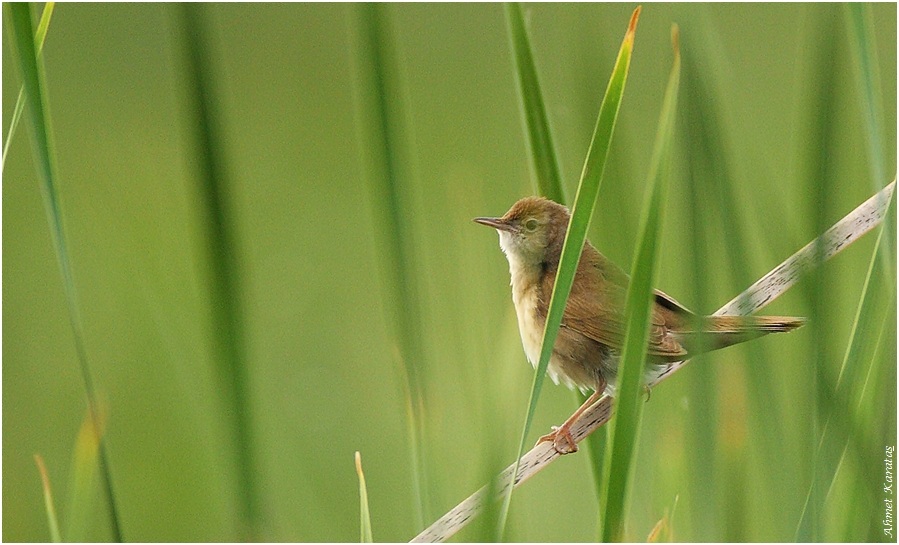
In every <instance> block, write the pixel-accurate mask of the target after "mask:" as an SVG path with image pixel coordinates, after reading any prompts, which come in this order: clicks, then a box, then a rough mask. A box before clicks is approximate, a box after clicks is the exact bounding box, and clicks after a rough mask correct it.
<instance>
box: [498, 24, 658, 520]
mask: <svg viewBox="0 0 899 545" xmlns="http://www.w3.org/2000/svg"><path fill="white" fill-rule="evenodd" d="M639 16H640V7H637V9H635V10H634V13H633V15H632V16H631V20H630V24H629V25H628V29H627V32H626V33H625V35H624V40H623V41H622V43H621V48H620V49H619V51H618V58H617V60H616V61H615V67H614V69H613V70H612V76H611V78H610V79H609V85H608V87H607V88H606V92H605V96H604V97H603V100H602V105H601V106H600V108H599V116H598V117H597V120H596V127H595V128H594V130H593V138H592V139H591V141H590V147H589V149H588V150H587V158H586V160H585V161H584V168H583V171H582V172H581V180H580V182H579V184H578V190H577V195H576V196H575V198H574V206H573V207H572V209H571V220H570V222H569V224H568V232H567V233H566V236H565V242H564V244H563V246H562V255H561V258H560V260H559V270H558V273H557V276H556V282H555V284H554V285H553V292H552V297H551V298H550V302H549V309H548V311H547V317H546V325H545V328H544V331H543V344H542V347H541V349H540V360H539V362H538V365H537V368H536V370H535V372H534V381H533V384H532V386H531V395H530V399H529V401H528V409H527V414H526V415H525V421H524V428H523V430H522V432H521V441H520V443H519V445H518V454H517V455H516V467H515V470H514V472H513V475H517V473H518V460H520V459H521V455H522V453H523V452H524V446H525V443H526V442H527V434H528V431H529V430H530V427H531V422H532V420H533V417H534V412H535V410H536V407H537V400H538V399H539V397H540V389H541V388H542V387H543V378H544V375H545V373H546V368H547V367H548V366H549V358H550V355H551V354H552V348H553V345H555V342H556V336H557V335H558V333H559V326H560V325H561V323H562V313H563V311H564V309H565V304H566V302H567V300H568V294H569V292H570V291H571V285H572V284H573V283H574V273H575V271H576V270H577V264H578V261H580V256H581V250H582V249H583V247H584V242H585V241H586V239H587V227H588V226H589V224H590V218H591V217H592V215H593V209H594V208H595V206H596V197H597V195H598V193H599V186H600V183H601V182H602V175H603V170H604V169H605V164H606V159H607V157H608V152H609V147H610V144H611V142H612V134H613V132H614V129H615V121H616V119H617V118H618V109H619V107H620V105H621V99H622V97H623V96H624V87H625V83H626V82H627V74H628V69H629V67H630V60H631V53H632V51H633V47H634V34H635V32H636V29H637V20H638V19H639ZM512 490H513V487H510V488H509V492H508V493H507V494H506V496H505V497H504V498H503V508H502V511H501V513H500V520H499V528H500V534H501V535H502V534H503V533H504V531H505V527H506V521H507V519H508V515H509V507H510V504H511V501H512Z"/></svg>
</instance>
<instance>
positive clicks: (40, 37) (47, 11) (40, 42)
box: [0, 2, 56, 172]
mask: <svg viewBox="0 0 899 545" xmlns="http://www.w3.org/2000/svg"><path fill="white" fill-rule="evenodd" d="M55 5H56V2H47V3H46V4H44V12H43V13H42V14H41V20H40V21H39V22H38V24H37V32H36V33H35V35H34V43H35V44H36V46H37V54H38V55H41V54H42V52H43V49H44V39H45V38H46V37H47V29H48V28H49V27H50V17H52V16H53V7H54V6H55ZM24 109H25V86H24V85H22V86H21V87H19V96H18V97H16V107H15V108H14V109H13V113H12V118H10V122H9V132H7V133H6V140H5V141H4V142H3V155H2V157H0V172H3V167H4V166H5V165H6V154H7V152H9V144H10V142H12V137H13V135H14V134H16V128H17V127H18V126H19V120H20V119H21V118H22V111H23V110H24Z"/></svg>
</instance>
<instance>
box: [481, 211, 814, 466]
mask: <svg viewBox="0 0 899 545" xmlns="http://www.w3.org/2000/svg"><path fill="white" fill-rule="evenodd" d="M570 218H571V214H570V212H569V211H568V208H566V207H565V206H563V205H561V204H558V203H556V202H554V201H551V200H549V199H546V198H543V197H524V198H522V199H520V200H519V201H518V202H516V203H515V204H514V205H512V208H510V209H509V211H508V212H506V213H505V214H504V215H503V216H501V217H478V218H474V220H473V221H474V222H476V223H479V224H481V225H486V226H488V227H492V228H494V229H496V230H497V232H498V233H499V244H500V248H501V249H502V251H503V253H504V254H505V255H506V259H507V260H508V262H509V272H510V275H511V284H512V302H513V304H514V306H515V313H516V316H517V318H518V329H519V332H520V334H521V342H522V345H523V347H524V352H525V355H526V356H527V359H528V361H529V362H530V363H531V365H533V366H534V367H535V368H536V366H537V364H538V360H539V358H540V349H541V343H542V342H543V329H544V325H545V322H546V315H547V311H548V307H549V301H550V297H551V295H552V290H553V285H554V283H555V280H556V274H557V273H558V269H559V260H560V258H561V255H562V245H563V244H564V241H565V234H566V232H567V230H568V223H569V220H570ZM629 280H630V278H629V276H628V274H627V273H625V272H624V270H622V269H621V268H620V267H619V266H617V265H616V264H615V263H613V262H612V261H611V260H609V259H608V258H606V257H605V256H604V255H602V254H601V253H600V252H599V251H598V250H597V249H596V248H594V247H593V245H592V244H590V242H589V241H585V243H584V247H583V250H582V251H581V257H580V260H579V262H578V266H577V271H576V273H575V276H574V283H573V284H572V287H571V292H570V294H569V297H568V302H567V303H566V306H565V311H564V313H563V315H562V324H561V326H560V328H559V333H558V337H557V339H556V342H555V345H554V346H553V350H552V355H551V356H550V360H549V365H548V367H547V374H548V375H549V376H550V378H551V379H552V380H553V382H555V383H556V384H559V382H560V381H561V382H563V383H564V384H565V385H567V386H568V387H569V388H574V387H577V388H578V389H580V390H581V392H583V393H586V392H587V391H590V390H593V394H592V395H591V396H590V397H588V398H587V400H586V401H585V402H584V404H583V405H581V407H580V408H579V409H578V410H577V411H575V413H574V414H572V415H571V417H570V418H568V419H567V420H566V421H565V422H564V423H563V424H562V425H561V426H558V427H555V426H554V427H553V431H552V433H549V434H547V435H544V436H542V437H540V439H539V440H538V442H537V443H538V444H539V443H541V442H543V441H552V443H553V446H554V448H555V449H556V451H558V452H560V453H562V454H566V453H570V452H575V451H577V444H576V443H575V441H574V440H573V438H572V437H571V426H572V425H573V424H574V422H576V421H577V419H578V417H580V415H581V414H582V413H583V412H584V411H586V410H587V409H588V408H590V407H591V406H592V405H593V403H595V402H596V401H597V400H598V399H600V397H602V395H603V394H604V393H608V394H609V395H610V396H614V395H615V384H616V378H617V374H618V365H619V362H620V357H621V349H622V343H623V342H624V336H625V314H624V306H625V297H626V294H627V287H628V283H629ZM650 322H651V323H650V331H649V340H648V345H647V369H646V372H645V373H644V384H645V383H646V381H648V380H649V379H651V378H652V377H653V376H654V375H655V376H657V373H658V371H659V370H660V369H663V368H664V365H665V364H666V363H670V362H676V361H683V360H686V359H689V358H691V357H693V356H696V355H698V354H701V353H704V352H709V351H712V350H718V349H720V348H725V347H727V346H731V345H734V344H737V343H741V342H744V341H748V340H751V339H755V338H757V337H760V336H762V335H766V334H768V333H775V332H786V331H792V330H794V329H796V328H798V327H800V326H802V325H803V324H804V323H805V319H804V318H800V317H788V316H701V315H698V314H694V313H693V312H691V311H690V310H687V308H686V307H684V306H683V305H681V304H680V303H678V302H677V301H676V300H674V298H672V297H670V296H669V295H667V294H665V293H664V292H661V291H659V290H653V294H652V311H651V316H650ZM644 388H646V389H647V392H648V387H646V386H644Z"/></svg>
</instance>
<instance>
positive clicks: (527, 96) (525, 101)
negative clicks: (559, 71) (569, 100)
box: [504, 2, 567, 204]
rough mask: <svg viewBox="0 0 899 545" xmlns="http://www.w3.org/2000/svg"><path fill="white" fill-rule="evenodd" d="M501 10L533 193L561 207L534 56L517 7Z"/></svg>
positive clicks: (511, 5)
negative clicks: (533, 181) (534, 187)
mask: <svg viewBox="0 0 899 545" xmlns="http://www.w3.org/2000/svg"><path fill="white" fill-rule="evenodd" d="M504 7H505V12H506V24H507V25H508V27H509V41H510V42H511V44H512V56H513V57H514V59H515V76H516V78H515V79H516V80H517V81H518V89H519V92H520V93H519V97H520V98H521V110H522V113H523V114H524V122H525V129H526V132H527V135H528V151H530V157H531V166H533V168H534V172H535V174H536V176H537V189H538V191H539V192H540V194H541V195H543V196H544V197H546V198H548V199H550V200H553V201H555V202H557V203H560V204H565V203H566V202H567V200H566V199H565V189H564V187H563V186H562V176H561V174H560V173H559V160H558V158H557V157H556V150H555V147H554V146H553V141H552V133H551V132H550V130H549V119H548V118H547V116H546V105H545V103H544V102H543V93H542V92H541V90H540V80H539V79H538V78H537V67H536V66H535V65H534V54H533V52H532V51H531V42H530V40H529V39H528V34H527V30H526V29H525V25H524V17H523V16H522V13H521V4H519V3H518V2H507V3H505V4H504Z"/></svg>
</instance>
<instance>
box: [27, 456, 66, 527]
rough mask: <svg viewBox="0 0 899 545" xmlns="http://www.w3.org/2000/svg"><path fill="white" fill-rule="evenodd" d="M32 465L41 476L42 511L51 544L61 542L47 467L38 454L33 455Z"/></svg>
mask: <svg viewBox="0 0 899 545" xmlns="http://www.w3.org/2000/svg"><path fill="white" fill-rule="evenodd" d="M34 463H35V464H36V465H37V470H38V472H39V473H40V474H41V488H42V489H43V491H44V510H45V511H46V512H47V525H48V526H49V527H50V539H51V540H52V541H53V543H60V542H62V536H61V535H60V533H59V519H58V518H57V517H56V507H55V506H54V505H53V490H52V489H51V487H50V475H49V474H48V473H47V466H45V465H44V459H43V458H42V457H41V455H40V454H35V455H34Z"/></svg>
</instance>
